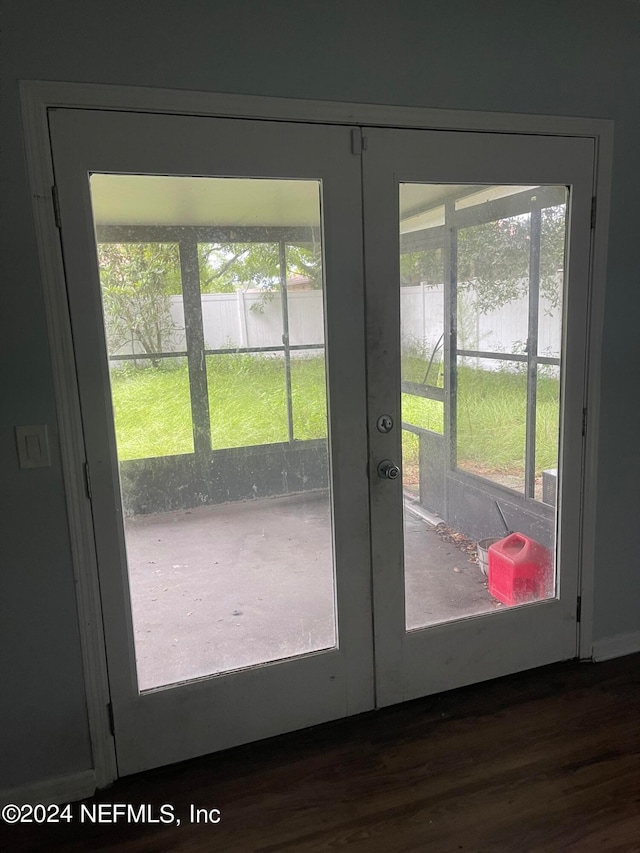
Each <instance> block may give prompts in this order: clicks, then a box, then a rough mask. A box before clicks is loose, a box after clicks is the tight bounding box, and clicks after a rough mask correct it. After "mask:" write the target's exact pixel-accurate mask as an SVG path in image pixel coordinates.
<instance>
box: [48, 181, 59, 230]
mask: <svg viewBox="0 0 640 853" xmlns="http://www.w3.org/2000/svg"><path fill="white" fill-rule="evenodd" d="M51 200H52V202H53V217H54V219H55V221H56V228H62V219H61V217H60V198H59V197H58V187H57V186H56V185H55V184H54V185H53V186H52V187H51Z"/></svg>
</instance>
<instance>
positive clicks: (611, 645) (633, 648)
mask: <svg viewBox="0 0 640 853" xmlns="http://www.w3.org/2000/svg"><path fill="white" fill-rule="evenodd" d="M635 652H640V631H632V632H631V633H629V634H616V635H615V636H614V637H606V638H605V639H604V640H596V641H595V642H594V644H593V659H594V661H603V660H611V658H620V657H623V655H632V654H634V653H635Z"/></svg>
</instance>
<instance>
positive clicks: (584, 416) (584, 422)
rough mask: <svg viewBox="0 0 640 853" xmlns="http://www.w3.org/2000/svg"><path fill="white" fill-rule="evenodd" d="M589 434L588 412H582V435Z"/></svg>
mask: <svg viewBox="0 0 640 853" xmlns="http://www.w3.org/2000/svg"><path fill="white" fill-rule="evenodd" d="M586 434H587V410H586V409H583V410H582V435H586Z"/></svg>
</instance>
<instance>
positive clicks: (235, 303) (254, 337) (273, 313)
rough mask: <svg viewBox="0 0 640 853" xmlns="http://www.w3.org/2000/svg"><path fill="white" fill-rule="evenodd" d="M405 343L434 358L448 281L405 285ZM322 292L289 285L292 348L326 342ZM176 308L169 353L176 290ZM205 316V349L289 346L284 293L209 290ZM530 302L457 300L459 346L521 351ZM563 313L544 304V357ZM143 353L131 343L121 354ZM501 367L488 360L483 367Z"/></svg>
mask: <svg viewBox="0 0 640 853" xmlns="http://www.w3.org/2000/svg"><path fill="white" fill-rule="evenodd" d="M400 293H401V299H400V313H401V320H402V342H403V348H405V350H407V349H408V350H415V351H417V352H422V353H425V354H426V355H427V357H428V356H429V355H430V353H431V352H432V350H433V348H434V347H435V346H436V345H437V343H438V341H439V340H440V338H441V336H442V333H443V319H444V293H443V288H442V287H427V286H426V285H415V286H409V287H403V288H402V289H401V291H400ZM322 297H323V294H322V292H321V291H319V290H307V291H290V292H289V294H288V300H287V303H288V315H289V342H290V344H291V346H296V345H300V344H303V345H309V344H318V346H319V347H322V346H323V344H324V311H323V298H322ZM170 312H171V318H172V321H173V324H174V328H173V331H172V333H171V335H169V336H168V337H169V338H170V340H167V339H165V342H164V345H163V349H164V350H165V351H167V352H174V351H181V350H182V351H184V350H185V349H186V341H185V333H184V308H183V304H182V297H181V296H172V297H171V299H170ZM202 319H203V326H204V339H205V348H206V349H232V348H245V347H252V348H253V347H256V348H265V347H281V346H282V345H283V340H282V338H283V317H282V302H281V297H280V294H279V293H273V294H261V293H255V292H243V291H237V292H236V293H206V294H203V295H202ZM528 322H529V306H528V301H527V299H526V298H523V299H518V300H515V301H513V302H510V303H508V304H507V305H504V306H503V307H502V308H500V309H498V310H497V311H492V312H490V313H488V314H480V313H478V311H477V310H476V309H475V307H474V295H473V291H472V290H469V291H466V292H461V293H460V297H459V299H458V347H459V349H467V350H485V351H490V352H505V353H514V352H515V353H522V352H524V347H525V343H526V340H527V335H528ZM560 340H561V318H560V312H559V311H557V310H556V311H552V310H551V308H550V306H549V305H548V304H547V303H546V302H545V301H544V300H541V302H540V316H539V346H538V353H539V354H540V355H546V356H552V357H554V358H557V357H558V356H559V353H560ZM134 351H135V352H136V353H138V352H141V349H140V347H138V346H136V347H135V350H134V348H132V346H131V345H129V346H127V347H123V348H122V349H120V350H119V354H125V353H133V352H134ZM318 353H319V350H318V349H311V350H300V351H298V352H296V351H294V352H293V353H292V356H297V357H304V356H309V355H317V354H318ZM494 366H495V368H496V369H499V367H500V362H495V365H493V364H489V363H487V362H483V367H485V368H492V367H494Z"/></svg>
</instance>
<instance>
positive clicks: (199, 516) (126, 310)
mask: <svg viewBox="0 0 640 853" xmlns="http://www.w3.org/2000/svg"><path fill="white" fill-rule="evenodd" d="M91 196H92V204H93V211H94V220H95V226H96V242H97V256H98V263H99V268H100V284H101V292H102V305H103V316H104V324H105V336H106V344H107V359H108V364H109V373H110V380H111V399H112V407H113V414H114V424H115V440H116V445H117V455H118V465H119V473H120V486H121V497H122V506H123V516H124V538H125V546H126V555H127V564H128V578H129V589H130V596H131V615H132V626H133V636H134V644H135V656H136V668H137V677H138V687H139V690H140V691H145V690H150V689H153V688H157V687H162V686H166V685H171V684H178V683H182V682H185V681H188V680H191V679H197V678H203V677H207V676H212V675H218V674H221V673H224V672H229V671H232V670H237V669H241V668H245V667H253V666H256V665H260V664H267V663H271V662H275V661H279V660H283V659H287V658H291V657H294V656H299V655H304V654H309V653H312V652H317V651H320V650H323V649H330V648H333V647H335V646H336V645H337V624H336V616H335V579H334V565H333V544H332V543H333V534H332V525H331V511H330V504H331V500H330V488H329V479H330V478H329V464H328V452H327V404H326V398H327V390H326V382H325V354H324V298H323V267H322V250H321V231H322V229H321V217H320V196H321V185H320V182H318V181H298V180H267V179H249V178H246V179H245V178H192V177H172V176H147V175H103V174H94V175H92V177H91Z"/></svg>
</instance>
